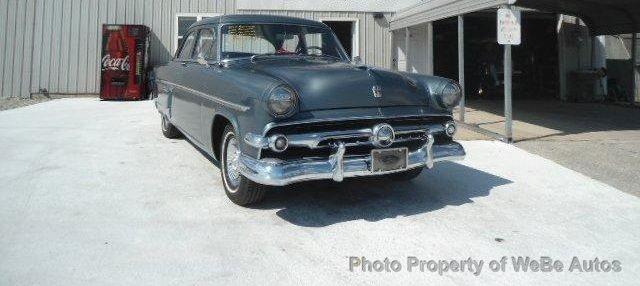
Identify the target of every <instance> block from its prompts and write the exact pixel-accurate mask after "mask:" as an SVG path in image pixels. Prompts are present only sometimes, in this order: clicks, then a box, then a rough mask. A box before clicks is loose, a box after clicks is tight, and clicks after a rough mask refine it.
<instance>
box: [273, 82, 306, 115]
mask: <svg viewBox="0 0 640 286" xmlns="http://www.w3.org/2000/svg"><path fill="white" fill-rule="evenodd" d="M267 107H268V109H269V112H270V113H271V115H273V116H275V117H278V118H282V117H289V116H291V115H293V114H295V112H296V111H297V109H298V95H296V93H295V91H293V90H292V89H291V88H289V87H287V86H284V85H280V86H277V87H276V88H274V89H273V90H271V93H269V97H268V99H267Z"/></svg>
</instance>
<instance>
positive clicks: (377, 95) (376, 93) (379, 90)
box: [371, 85, 382, 98]
mask: <svg viewBox="0 0 640 286" xmlns="http://www.w3.org/2000/svg"><path fill="white" fill-rule="evenodd" d="M371 93H372V94H373V97H375V98H381V97H382V87H380V86H379V85H374V86H373V87H372V88H371Z"/></svg>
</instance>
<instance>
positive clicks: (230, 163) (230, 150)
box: [224, 137, 241, 192]
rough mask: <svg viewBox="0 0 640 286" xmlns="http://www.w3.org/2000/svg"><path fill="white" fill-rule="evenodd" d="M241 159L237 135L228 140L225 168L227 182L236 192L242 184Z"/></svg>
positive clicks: (231, 189)
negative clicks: (239, 162)
mask: <svg viewBox="0 0 640 286" xmlns="http://www.w3.org/2000/svg"><path fill="white" fill-rule="evenodd" d="M239 160H240V150H239V149H238V143H237V141H236V138H235V137H231V138H230V139H229V141H228V142H227V152H226V154H225V162H224V164H225V169H226V170H227V184H228V185H229V189H230V190H229V191H230V192H235V191H236V189H237V188H238V186H239V185H240V176H241V175H240V171H239V170H238V161H239Z"/></svg>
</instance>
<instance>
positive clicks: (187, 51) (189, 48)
mask: <svg viewBox="0 0 640 286" xmlns="http://www.w3.org/2000/svg"><path fill="white" fill-rule="evenodd" d="M197 35H198V32H197V31H194V32H191V33H190V34H189V36H187V39H186V40H185V41H184V44H183V45H182V50H180V55H179V56H178V58H179V59H181V60H186V59H190V58H191V53H192V52H193V47H194V46H195V44H196V36H197Z"/></svg>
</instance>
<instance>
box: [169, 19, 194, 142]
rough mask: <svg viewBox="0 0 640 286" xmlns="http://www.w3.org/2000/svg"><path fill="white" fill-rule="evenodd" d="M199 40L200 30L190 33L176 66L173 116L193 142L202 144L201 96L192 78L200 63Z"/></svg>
mask: <svg viewBox="0 0 640 286" xmlns="http://www.w3.org/2000/svg"><path fill="white" fill-rule="evenodd" d="M197 39H198V30H193V31H190V32H188V34H187V36H186V38H185V42H184V44H183V45H182V49H181V50H180V52H179V54H178V56H177V57H176V60H175V61H174V65H175V71H176V75H175V77H174V78H175V80H176V82H175V84H176V85H177V86H178V88H176V89H174V92H173V94H174V96H173V108H172V109H173V110H172V112H173V116H174V120H175V123H176V124H177V125H178V126H179V127H180V128H181V129H182V131H183V132H186V133H187V135H189V137H190V138H191V139H193V140H196V141H198V142H200V140H201V136H200V131H199V130H200V123H199V122H200V104H201V98H200V96H199V95H198V94H197V93H195V92H194V86H193V85H194V84H195V81H194V80H193V78H191V77H190V73H191V69H192V68H193V67H194V66H197V65H198V63H197V62H196V61H195V59H194V54H195V53H194V49H195V46H196V42H197Z"/></svg>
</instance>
